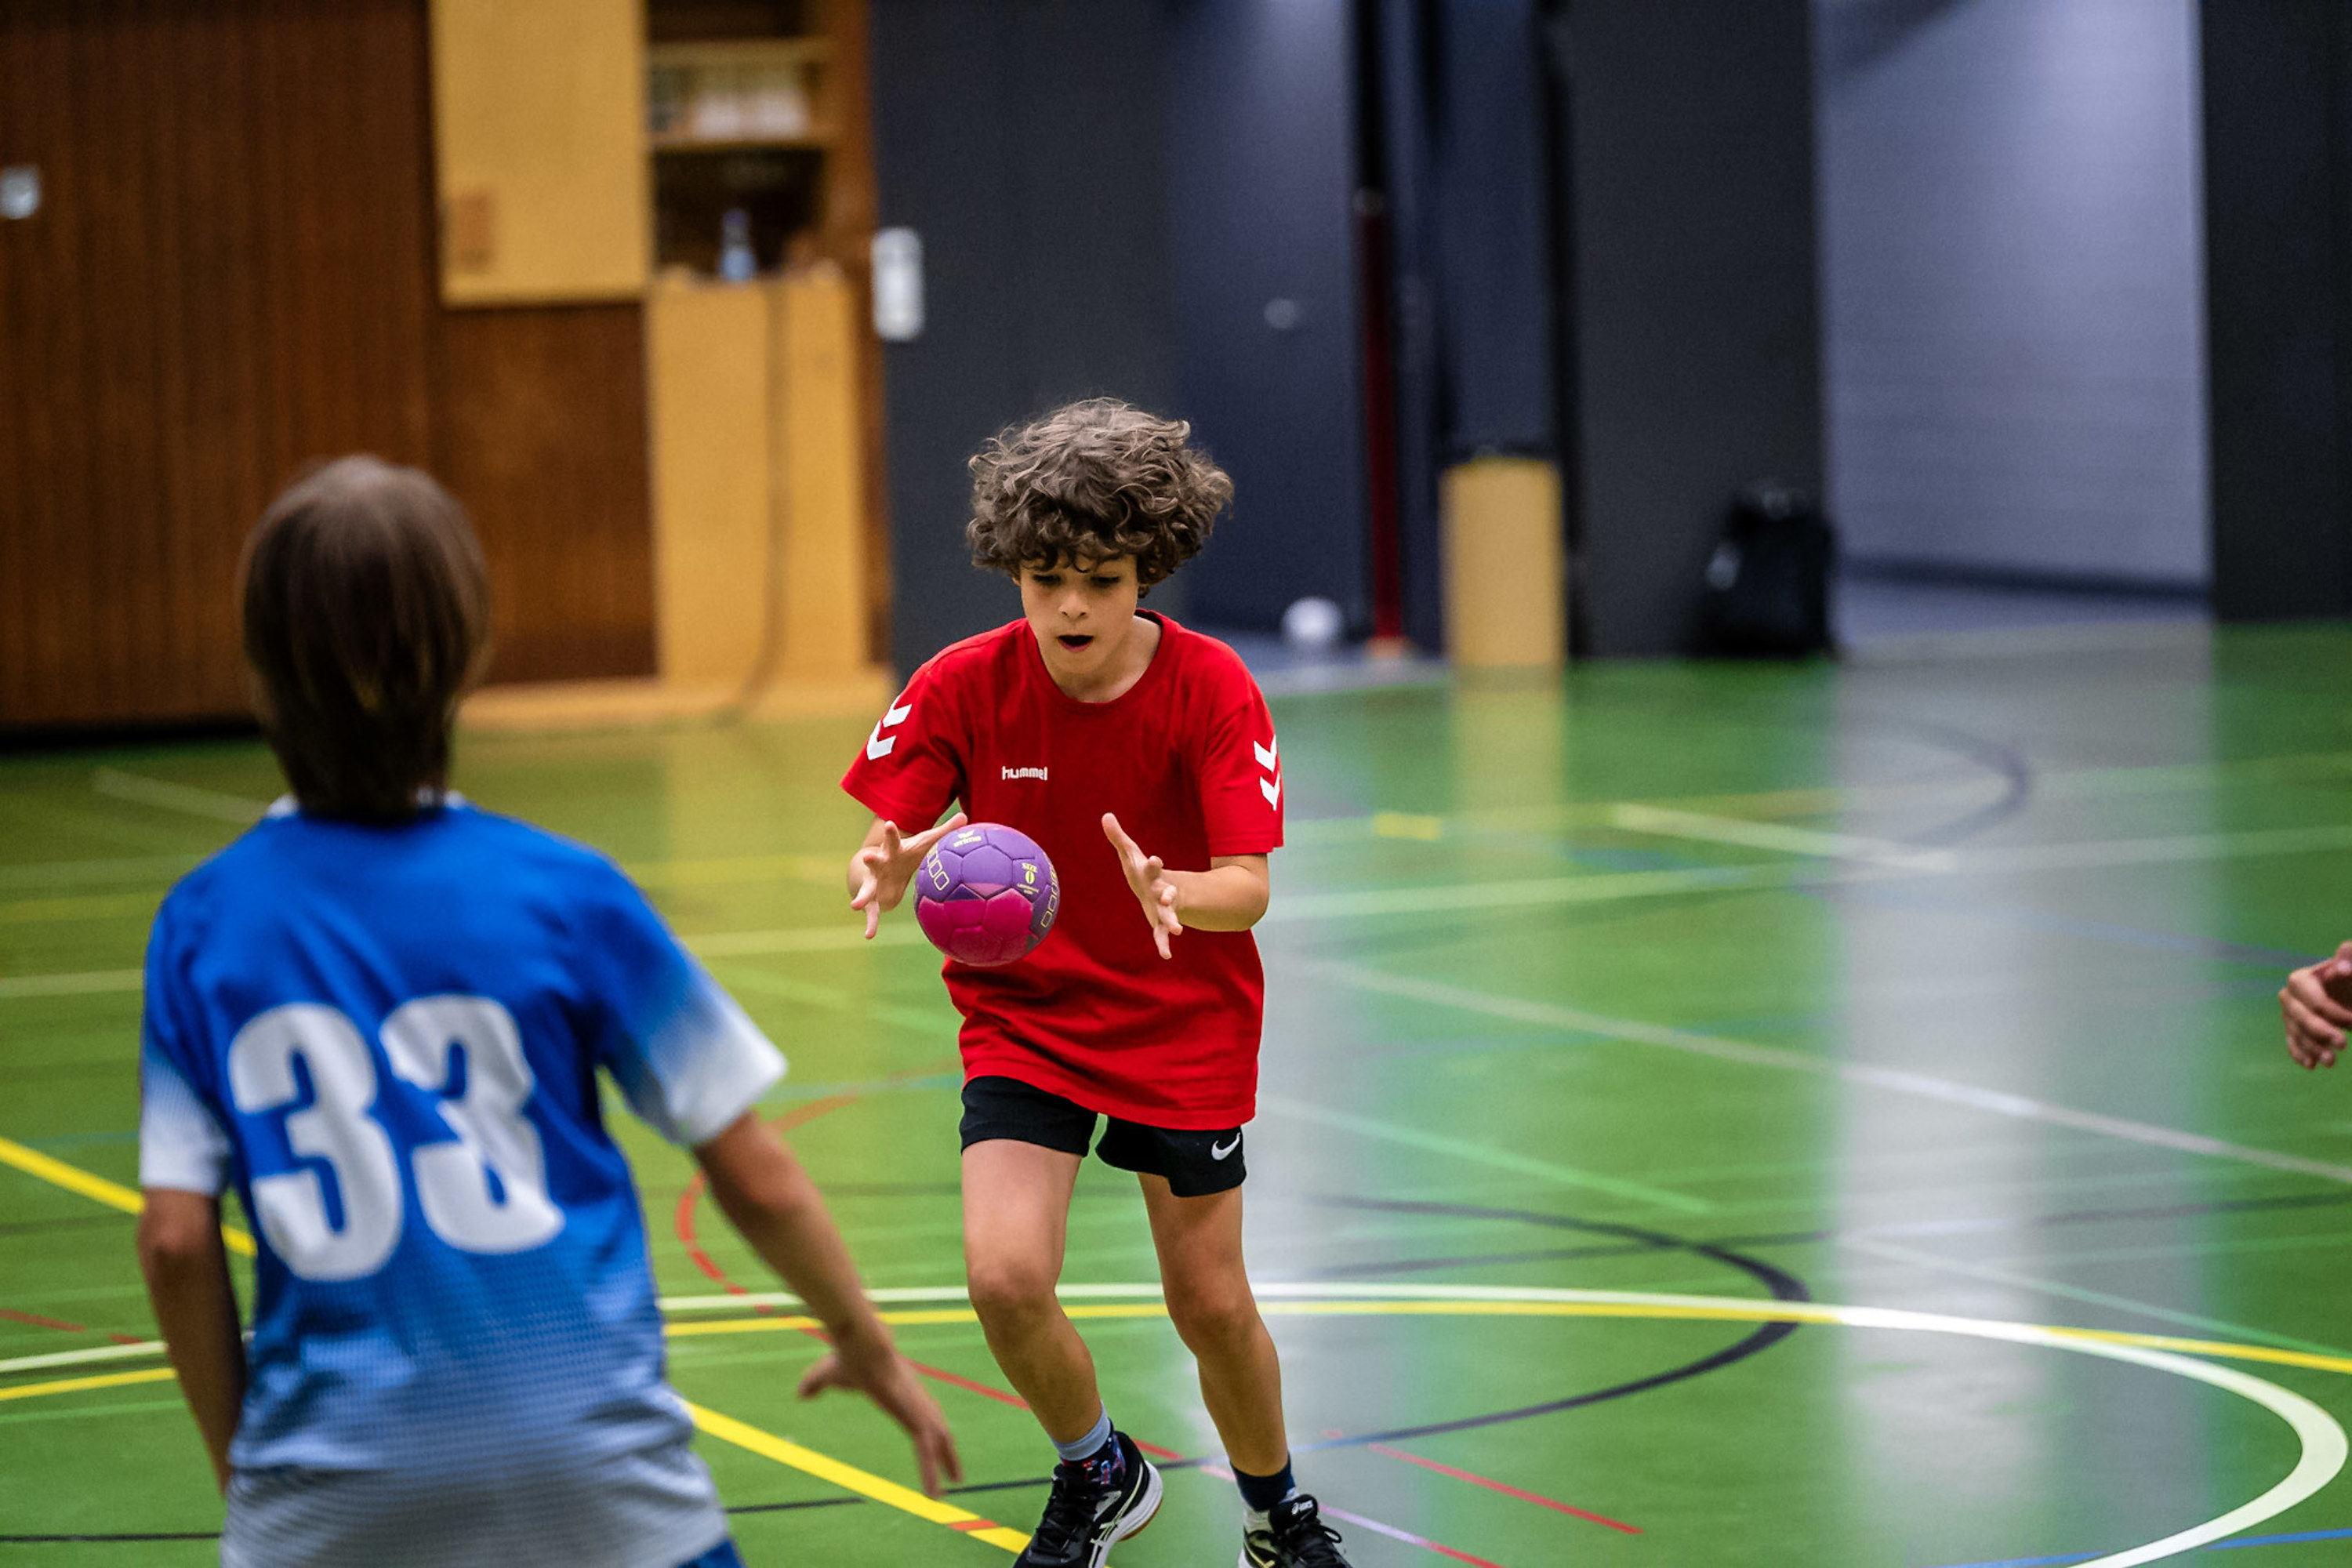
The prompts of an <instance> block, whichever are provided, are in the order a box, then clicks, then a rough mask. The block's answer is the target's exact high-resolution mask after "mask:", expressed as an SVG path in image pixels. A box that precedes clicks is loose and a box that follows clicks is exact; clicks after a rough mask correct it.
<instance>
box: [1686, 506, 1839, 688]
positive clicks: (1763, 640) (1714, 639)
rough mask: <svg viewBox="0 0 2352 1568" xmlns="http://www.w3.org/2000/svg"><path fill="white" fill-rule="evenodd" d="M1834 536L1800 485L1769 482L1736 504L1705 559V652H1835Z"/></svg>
mask: <svg viewBox="0 0 2352 1568" xmlns="http://www.w3.org/2000/svg"><path fill="white" fill-rule="evenodd" d="M1836 560H1837V535H1836V533H1835V531H1832V529H1831V527H1830V523H1829V519H1827V518H1825V517H1823V516H1822V511H1821V508H1819V507H1818V506H1816V505H1815V504H1814V503H1813V501H1812V499H1811V497H1809V496H1807V495H1805V494H1804V493H1803V492H1802V491H1801V490H1794V489H1790V488H1789V487H1788V486H1786V485H1781V484H1775V483H1772V482H1770V481H1765V482H1761V483H1758V484H1752V485H1749V486H1748V488H1747V489H1744V490H1742V491H1740V492H1739V495H1738V499H1737V500H1734V501H1733V502H1732V503H1731V513H1730V518H1729V520H1728V521H1727V524H1726V525H1725V528H1724V532H1723V540H1722V542H1720V543H1718V544H1717V546H1716V547H1715V553H1714V554H1713V555H1711V556H1709V557H1708V558H1707V563H1706V586H1705V595H1704V598H1703V599H1702V601H1701V604H1700V614H1699V626H1700V633H1701V636H1702V637H1703V638H1704V641H1705V644H1706V651H1707V652H1708V653H1712V654H1726V655H1730V656H1732V657H1735V658H1805V657H1807V656H1809V655H1811V654H1817V653H1829V652H1833V651H1835V647H1836V644H1835V640H1834V639H1833V638H1832V636H1831V633H1830V571H1831V568H1832V565H1833V564H1834V563H1835V562H1836Z"/></svg>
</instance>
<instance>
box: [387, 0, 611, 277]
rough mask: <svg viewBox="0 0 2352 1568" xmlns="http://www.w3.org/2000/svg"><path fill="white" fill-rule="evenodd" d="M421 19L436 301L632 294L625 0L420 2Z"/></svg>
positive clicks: (447, 0)
mask: <svg viewBox="0 0 2352 1568" xmlns="http://www.w3.org/2000/svg"><path fill="white" fill-rule="evenodd" d="M432 17H433V128H434V136H435V154H436V155H435V167H436V175H435V189H436V195H437V196H438V197H439V200H440V207H441V298H442V300H443V302H444V303H446V304H450V305H495V304H545V303H552V302H562V301H576V300H616V299H635V298H637V297H638V296H640V295H641V294H643V292H644V290H645V286H646V263H647V258H649V257H650V256H651V255H652V242H651V239H650V237H649V230H648V215H649V211H650V209H649V206H648V204H647V195H646V156H645V153H646V149H645V139H646V132H645V125H646V45H645V16H644V12H643V10H642V8H641V6H640V5H639V3H638V0H433V7H432Z"/></svg>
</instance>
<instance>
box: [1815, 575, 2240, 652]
mask: <svg viewBox="0 0 2352 1568" xmlns="http://www.w3.org/2000/svg"><path fill="white" fill-rule="evenodd" d="M1832 605H1833V611H1832V613H1833V615H1834V616H1835V618H1836V622H1837V632H1838V641H1839V642H1840V644H1842V645H1843V646H1844V647H1848V648H1867V647H1877V646H1880V645H1884V644H1887V643H1899V642H1903V641H1906V640H1909V639H1912V638H1918V637H1937V638H1951V637H1977V638H1979V639H1980V640H1982V641H1985V642H1989V643H1997V642H1999V641H2000V638H2001V636H2002V634H2004V633H2009V632H2017V631H2048V630H2052V629H2055V628H2071V627H2084V626H2202V625H2204V624H2205V623H2206V621H2207V620H2208V618H2209V616H2208V612H2207V610H2206V607H2205V605H2204V604H2203V602H2202V601H2201V600H2200V599H2198V598H2195V597H2192V596H2190V595H2185V594H2172V593H2129V592H2104V591H2103V592H2087V591H2084V590H2082V589H2077V588H2064V587H2041V586H2018V585H2013V584H2012V585H1994V584H1971V583H1953V582H1928V581H1920V580H1918V579H1916V578H1905V577H1898V576H1887V575H1882V574H1874V573H1869V572H1861V571H1849V572H1847V573H1845V574H1843V576H1841V577H1840V579H1839V581H1838V583H1837V586H1836V590H1835V595H1834V597H1833V600H1832ZM1955 651H1957V650H1955Z"/></svg>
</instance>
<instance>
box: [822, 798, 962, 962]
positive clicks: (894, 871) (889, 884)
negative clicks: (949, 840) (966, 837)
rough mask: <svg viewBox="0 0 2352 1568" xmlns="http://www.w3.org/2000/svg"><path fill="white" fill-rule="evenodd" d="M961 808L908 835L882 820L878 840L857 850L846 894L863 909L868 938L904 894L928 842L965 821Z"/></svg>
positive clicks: (951, 830)
mask: <svg viewBox="0 0 2352 1568" xmlns="http://www.w3.org/2000/svg"><path fill="white" fill-rule="evenodd" d="M969 820H971V819H970V818H968V817H966V816H964V814H963V813H962V812H961V811H959V812H957V813H956V814H955V815H954V816H950V817H949V818H948V819H947V820H946V821H945V822H942V823H940V825H939V826H937V827H934V828H932V829H930V830H929V832H927V833H918V834H916V835H915V836H914V837H912V838H901V837H898V824H897V823H895V822H885V823H884V824H882V837H881V841H880V842H878V843H875V844H869V845H867V846H866V847H865V848H863V849H860V850H859V851H858V852H857V859H856V866H857V868H858V871H859V874H860V876H859V881H858V884H857V891H856V892H855V893H853V894H851V895H850V899H849V907H850V908H851V909H853V910H865V911H866V940H868V941H869V942H870V941H872V940H873V937H874V933H875V932H876V931H879V930H881V929H882V916H883V914H884V913H885V912H886V911H887V910H895V909H897V908H898V900H901V899H904V898H905V897H906V896H907V884H908V882H910V881H912V880H914V877H915V868H916V867H918V866H920V865H921V864H922V863H923V857H924V856H925V855H928V854H929V853H930V848H931V846H932V845H934V844H937V843H938V842H939V841H940V839H942V838H945V837H947V836H948V835H949V834H950V833H953V832H954V831H955V830H956V829H957V828H959V827H961V826H963V825H964V824H965V823H966V822H967V821H969Z"/></svg>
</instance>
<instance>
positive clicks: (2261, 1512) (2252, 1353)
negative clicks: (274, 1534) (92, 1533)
mask: <svg viewBox="0 0 2352 1568" xmlns="http://www.w3.org/2000/svg"><path fill="white" fill-rule="evenodd" d="M1256 1291H1257V1294H1258V1296H1259V1297H1260V1298H1261V1300H1262V1302H1263V1304H1264V1310H1266V1311H1267V1312H1269V1313H1270V1314H1271V1315H1275V1316H1280V1317H1337V1316H1349V1317H1353V1316H1366V1317H1424V1316H1426V1317H1536V1318H1555V1317H1556V1318H1637V1319H1655V1320H1674V1321H1717V1322H1786V1323H1819V1324H1824V1325H1830V1326H1835V1327H1841V1328H1855V1329H1882V1330H1890V1331H1899V1332H1909V1333H1936V1334H1950V1335H1955V1336H1958V1337H1960V1338H1966V1339H1980V1340H1991V1341H1996V1342H2006V1343H2011V1344H2021V1345H2035V1346H2040V1347H2042V1348H2044V1349H2050V1350H2063V1351H2072V1352H2075V1353H2077V1354H2081V1355H2091V1356H2097V1357H2099V1358H2101V1359H2103V1360H2107V1361H2116V1362H2124V1363H2130V1364H2133V1365H2137V1366H2144V1367H2147V1368H2148V1369H2150V1370H2151V1371H2156V1372H2165V1373H2171V1374H2172V1375H2174V1376H2176V1377H2185V1378H2188V1379H2189V1380H2191V1381H2192V1382H2197V1383H2202V1384H2207V1385H2209V1386H2210V1387H2213V1388H2218V1389H2221V1390H2222V1391H2223V1392H2225V1393H2229V1394H2237V1395H2238V1396H2239V1397H2240V1398H2242V1399H2246V1400H2250V1401H2252V1403H2254V1404H2256V1405H2261V1406H2262V1407H2263V1408H2264V1409H2265V1410H2268V1411H2270V1412H2271V1414H2273V1415H2276V1416H2277V1417H2279V1419H2280V1420H2282V1421H2284V1422H2285V1423H2286V1424H2287V1426H2288V1427H2289V1428H2290V1429H2292V1430H2293V1431H2294V1434H2295V1437H2296V1439H2297V1441H2298V1443H2299V1444H2300V1446H2301V1449H2302V1452H2301V1454H2300V1456H2299V1457H2298V1458H2297V1459H2296V1462H2295V1466H2294V1469H2293V1470H2291V1471H2289V1472H2288V1474H2287V1475H2286V1477H2285V1478H2284V1479H2282V1480H2280V1481H2279V1482H2278V1483H2277V1484H2276V1485H2274V1486H2273V1487H2272V1488H2271V1489H2269V1490H2267V1491H2265V1492H2263V1494H2262V1495H2261V1496H2260V1497H2258V1498H2255V1499H2254V1500H2252V1501H2251V1502H2248V1503H2245V1504H2242V1505H2241V1506H2240V1507H2238V1508H2235V1509H2232V1510H2230V1511H2229V1512H2227V1513H2224V1514H2222V1515H2221V1516H2220V1517H2218V1518H2216V1519H2212V1520H2209V1521H2206V1522H2204V1523H2202V1524H2198V1525H2192V1526H2191V1527H2189V1529H2187V1530H2183V1531H2176V1532H2175V1533H2173V1534H2171V1535H2168V1536H2165V1537H2164V1538H2163V1539H2161V1540H2158V1541H2153V1542H2148V1543H2147V1544H2146V1545H2144V1546H2137V1547H2133V1548H2130V1549H2128V1550H2126V1551H2123V1552H2110V1553H2109V1554H2107V1555H2106V1556H2104V1557H2098V1558H2094V1559H2091V1560H2090V1561H2089V1562H2088V1563H2084V1565H2083V1568H2137V1565H2138V1564H2141V1563H2155V1562H2158V1561H2160V1560H2162V1559H2164V1558H2167V1557H2173V1556H2177V1555H2179V1553H2181V1552H2189V1551H2193V1550H2195V1549H2196V1548H2198V1547H2200V1546H2209V1545H2211V1544H2213V1543H2214V1542H2219V1541H2221V1540H2224V1539H2226V1538H2228V1537H2229V1536H2231V1535H2235V1534H2237V1533H2238V1532H2239V1531H2243V1530H2246V1529H2249V1528H2251V1527H2252V1526H2253V1525H2256V1524H2259V1523H2261V1522H2263V1521H2264V1520H2268V1519H2272V1518H2275V1517H2276V1516H2277V1515H2279V1514H2281V1513H2284V1512H2285V1511H2286V1510H2288V1509H2290V1508H2293V1507H2294V1506H2295V1504H2297V1503H2299V1502H2302V1501H2304V1500H2305V1499H2307V1498H2310V1497H2312V1496H2313V1495H2314V1494H2315V1493H2317V1492H2318V1491H2319V1490H2320V1489H2322V1488H2324V1487H2325V1486H2326V1485H2327V1483H2328V1482H2329V1481H2331V1480H2333V1479H2336V1476H2337V1475H2338V1474H2339V1473H2340V1472H2341V1471H2342V1470H2343V1468H2344V1465H2345V1461H2346V1459H2347V1455H2352V1443H2347V1438H2346V1436H2345V1433H2344V1428H2343V1427H2342V1426H2339V1425H2338V1424H2337V1423H2336V1418H2335V1417H2334V1416H2332V1415H2329V1414H2328V1413H2327V1412H2326V1411H2325V1410H2323V1409H2321V1408H2320V1407H2319V1406H2318V1405H2315V1404H2314V1403H2313V1402H2312V1401H2310V1400H2308V1399H2306V1398H2305V1397H2304V1396H2303V1395H2301V1394H2295V1393H2293V1392H2291V1391H2290V1390H2287V1389H2284V1388H2281V1387H2280V1386H2278V1385H2277V1384H2273V1383H2268V1382H2265V1381H2263V1379H2261V1378H2258V1377H2255V1376H2252V1374H2250V1373H2242V1372H2240V1371H2238V1370H2237V1369H2236V1368H2234V1367H2230V1366H2221V1365H2216V1364H2213V1363H2211V1362H2209V1361H2202V1360H2197V1359H2193V1356H2192V1354H2191V1353H2184V1352H2194V1353H2195V1354H2202V1355H2221V1356H2228V1357H2231V1358H2233V1359H2239V1360H2249V1361H2280V1362H2284V1363H2288V1364H2293V1365H2297V1366H2305V1367H2311V1368H2314V1369H2317V1370H2323V1371H2329V1372H2336V1373H2352V1360H2347V1359H2345V1358H2340V1357H2331V1356H2315V1355H2308V1354H2304V1353H2301V1352H2284V1351H2275V1350H2273V1349H2271V1348H2270V1347H2268V1346H2257V1345H2225V1344H2219V1343H2208V1342H2203V1341H2196V1340H2168V1339H2161V1338H2159V1337H2158V1336H2154V1335H2144V1334H2126V1333H2116V1332H2110V1331H2102V1330H2092V1329H2068V1328H2057V1327H2051V1326H2047V1325H2043V1324H2037V1323H2012V1322H2002V1321H1996V1320H1991V1319H1984V1318H1957V1317H1950V1316H1947V1315H1944V1314H1941V1313H1935V1312H1915V1311H1907V1310H1901V1309H1897V1308H1891V1307H1848V1306H1839V1305H1835V1304H1832V1303H1829V1302H1820V1301H1762V1300H1752V1299H1743V1298H1738V1297H1725V1296H1680V1295H1667V1294H1660V1293H1655V1292H1649V1291H1632V1290H1576V1289H1556V1288H1548V1287H1542V1286H1507V1285H1486V1286H1480V1285H1417V1286H1385V1285H1354V1284H1348V1283H1334V1284H1324V1285H1298V1284H1266V1285H1261V1286H1258V1287H1256ZM1061 1293H1062V1294H1063V1295H1064V1296H1065V1297H1067V1298H1070V1299H1071V1300H1072V1305H1071V1306H1070V1307H1069V1309H1068V1310H1069V1312H1070V1315H1071V1316H1072V1317H1074V1318H1138V1317H1156V1316H1159V1315H1160V1314H1161V1313H1163V1312H1165V1311H1166V1310H1167V1308H1166V1305H1165V1303H1164V1301H1162V1300H1160V1287H1159V1286H1158V1285H1151V1284H1132V1285H1129V1284H1110V1285H1091V1286H1076V1287H1068V1288H1066V1289H1064V1290H1063V1291H1062V1292H1061ZM880 1294H882V1292H877V1295H880ZM887 1294H888V1296H889V1297H890V1299H892V1300H900V1301H910V1302H911V1301H940V1302H950V1301H962V1300H965V1297H964V1292H963V1291H962V1289H961V1288H959V1287H954V1286H940V1287H929V1288H919V1289H897V1290H891V1291H889V1292H887ZM792 1300H793V1299H792V1298H790V1297H784V1296H775V1295H772V1296H770V1297H768V1298H766V1299H765V1300H762V1301H761V1304H784V1303H787V1302H791V1301H792ZM749 1304H751V1299H749V1298H746V1297H741V1296H725V1297H718V1298H709V1297H703V1298H693V1297H688V1298H672V1299H665V1300H663V1302H662V1307H663V1308H664V1310H697V1309H703V1308H709V1307H714V1306H723V1307H730V1308H740V1307H742V1306H745V1305H749ZM882 1317H883V1319H884V1321H887V1322H890V1323H894V1324H901V1325H911V1324H929V1323H966V1322H974V1321H978V1320H977V1317H976V1315H975V1314H974V1313H973V1312H972V1311H971V1308H970V1307H969V1306H968V1305H967V1306H964V1307H961V1308H947V1309H924V1308H916V1309H913V1310H891V1311H886V1312H884V1313H883V1314H882ZM812 1322H813V1320H810V1319H806V1318H799V1317H770V1318H749V1319H741V1318H738V1319H719V1320H716V1321H701V1322H685V1323H673V1324H670V1325H668V1327H667V1333H668V1335H669V1336H670V1337H672V1338H688V1337H698V1336H701V1335H706V1334H730V1333H758V1332H763V1331H777V1330H782V1329H798V1328H802V1327H806V1326H809V1325H810V1324H811V1323H812ZM108 1348H110V1349H111V1348H116V1347H108ZM170 1375H171V1373H169V1371H168V1370H164V1369H157V1370H156V1371H154V1372H150V1373H127V1374H124V1373H117V1374H114V1375H113V1376H110V1377H91V1378H68V1379H63V1380H60V1381H58V1382H55V1383H48V1384H32V1385H29V1386H25V1387H20V1388H14V1389H5V1390H0V1399H26V1398H31V1397H34V1396H35V1395H37V1394H65V1393H71V1392H76V1391H78V1390H80V1389H87V1388H93V1387H105V1386H111V1385H113V1384H118V1383H131V1382H145V1381H150V1380H155V1381H160V1380H161V1379H162V1378H164V1377H168V1376H170ZM714 1435H717V1434H714ZM867 1495H869V1496H871V1495H874V1494H873V1493H871V1492H869V1493H868V1494H867ZM878 1500H884V1501H888V1502H891V1503H892V1505H893V1506H898V1500H897V1499H896V1498H895V1496H891V1497H886V1498H881V1499H878ZM925 1501H926V1503H927V1504H929V1500H925ZM910 1511H911V1510H910Z"/></svg>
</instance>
